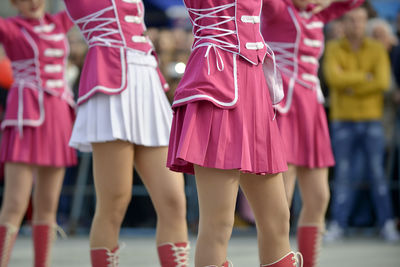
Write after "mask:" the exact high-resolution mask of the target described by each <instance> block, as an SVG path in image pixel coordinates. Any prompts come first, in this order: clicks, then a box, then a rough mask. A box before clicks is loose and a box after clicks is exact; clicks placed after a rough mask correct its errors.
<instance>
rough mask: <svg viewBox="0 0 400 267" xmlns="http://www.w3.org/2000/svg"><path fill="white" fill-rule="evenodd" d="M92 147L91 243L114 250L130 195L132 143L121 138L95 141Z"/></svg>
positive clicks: (94, 245)
mask: <svg viewBox="0 0 400 267" xmlns="http://www.w3.org/2000/svg"><path fill="white" fill-rule="evenodd" d="M92 147H93V172H94V184H95V189H96V198H97V202H96V212H95V215H94V218H93V223H92V228H91V230H90V247H91V248H99V247H102V248H107V249H109V250H113V249H114V248H116V247H117V245H118V237H119V231H120V227H121V223H122V220H123V218H124V216H125V212H126V209H127V207H128V204H129V202H130V200H131V196H132V180H133V158H134V147H133V145H132V144H131V143H128V142H123V141H113V142H106V143H94V144H92Z"/></svg>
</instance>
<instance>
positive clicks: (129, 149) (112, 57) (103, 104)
mask: <svg viewBox="0 0 400 267" xmlns="http://www.w3.org/2000/svg"><path fill="white" fill-rule="evenodd" d="M65 4H66V7H67V10H68V13H69V15H70V16H71V18H72V20H73V21H74V23H75V24H76V25H77V26H78V27H79V29H80V31H81V33H82V34H83V36H84V37H85V39H86V42H87V43H88V45H89V51H88V54H87V56H86V60H85V65H84V67H83V70H82V74H81V80H80V88H79V98H78V104H79V107H78V114H77V119H76V122H75V125H74V129H73V133H72V137H71V141H70V144H71V145H72V146H74V147H76V148H78V149H80V150H82V151H89V150H92V151H93V167H94V183H95V188H96V197H97V203H96V213H95V216H94V219H93V223H92V227H91V231H90V247H91V261H92V266H94V267H106V266H112V267H115V266H117V265H118V251H119V247H118V237H119V230H120V227H121V223H122V220H123V218H124V216H125V212H126V209H127V207H128V204H129V202H130V200H131V196H132V179H133V166H135V168H136V169H137V171H138V172H139V174H140V176H141V178H142V180H143V183H144V184H145V186H146V187H147V190H148V191H149V193H150V196H151V199H152V201H153V204H154V207H155V209H156V213H157V234H156V235H157V236H156V242H157V246H158V255H159V259H160V263H161V266H162V267H175V266H180V267H187V266H188V250H189V244H188V236H187V226H186V203H185V193H184V181H183V176H182V175H179V174H176V173H173V172H171V171H169V170H168V169H167V168H166V167H165V161H166V158H167V145H168V139H169V131H170V126H171V121H172V110H171V106H170V104H169V102H168V100H167V97H166V95H165V93H164V90H165V89H167V88H168V85H166V83H165V81H164V78H163V77H162V75H161V74H160V72H159V69H158V66H157V60H156V58H155V54H154V50H153V47H152V44H151V42H150V41H149V39H148V37H146V36H144V35H143V33H144V31H145V30H146V26H145V25H144V22H143V18H144V6H143V3H142V1H141V0H65Z"/></svg>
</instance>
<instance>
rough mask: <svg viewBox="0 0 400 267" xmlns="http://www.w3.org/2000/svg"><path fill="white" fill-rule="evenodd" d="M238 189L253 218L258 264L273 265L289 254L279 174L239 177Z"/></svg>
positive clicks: (287, 212)
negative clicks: (255, 229)
mask: <svg viewBox="0 0 400 267" xmlns="http://www.w3.org/2000/svg"><path fill="white" fill-rule="evenodd" d="M240 186H241V188H242V190H243V192H244V193H245V195H246V197H247V199H248V201H249V203H250V205H251V207H252V209H253V212H254V216H255V219H256V225H257V236H258V247H259V254H260V262H261V264H267V263H272V262H275V261H276V260H278V259H280V258H282V257H283V256H285V255H286V254H287V253H289V252H290V251H291V249H290V243H289V217H290V214H289V207H288V204H287V200H286V197H285V188H284V185H283V179H282V175H281V174H276V175H266V176H259V175H254V174H241V177H240Z"/></svg>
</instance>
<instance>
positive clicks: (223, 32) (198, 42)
mask: <svg viewBox="0 0 400 267" xmlns="http://www.w3.org/2000/svg"><path fill="white" fill-rule="evenodd" d="M234 7H235V3H232V4H226V5H222V6H216V7H211V8H204V9H196V8H188V12H189V14H193V15H194V16H196V18H195V19H192V18H191V21H192V24H193V26H194V27H198V29H197V30H196V31H195V32H193V35H194V38H195V41H194V43H193V48H192V50H194V49H197V48H199V47H207V51H206V53H205V55H204V57H206V58H207V64H208V74H210V61H209V54H210V50H211V48H212V49H213V50H214V53H215V56H216V57H217V60H216V61H217V62H216V64H217V69H218V70H219V71H223V70H224V62H223V60H222V57H221V55H220V53H219V52H218V50H217V48H220V49H224V50H228V51H230V50H231V49H239V45H238V44H232V43H230V42H227V41H224V40H221V39H220V38H221V37H225V36H229V35H232V34H236V30H230V29H225V28H223V27H221V25H223V24H226V23H229V22H231V21H235V17H232V16H221V15H217V14H218V13H220V12H222V11H224V10H227V9H229V8H234ZM205 18H212V19H215V21H217V22H215V23H213V24H210V25H205V26H203V25H200V24H199V21H200V20H202V19H205ZM203 30H212V31H215V32H216V34H210V35H206V36H201V35H200V32H201V31H203ZM204 40H206V41H208V42H203V43H202V41H204ZM210 41H213V42H215V43H213V42H210Z"/></svg>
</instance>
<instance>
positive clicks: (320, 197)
mask: <svg viewBox="0 0 400 267" xmlns="http://www.w3.org/2000/svg"><path fill="white" fill-rule="evenodd" d="M263 2H264V6H263V12H262V27H261V32H262V33H263V36H264V39H265V41H266V42H267V43H268V44H269V45H270V46H271V48H272V50H273V51H274V52H275V56H276V61H277V64H278V67H279V69H280V71H281V73H282V78H283V85H284V91H285V99H284V101H282V102H281V103H279V104H278V105H277V106H276V108H277V110H278V115H277V122H278V126H279V129H280V132H281V134H282V137H283V142H284V148H285V151H286V155H287V162H288V165H289V169H288V171H287V172H285V173H284V175H283V176H284V181H285V187H286V192H287V198H288V202H289V203H291V201H292V196H293V191H294V186H295V181H296V180H295V179H296V175H297V177H298V181H299V186H300V191H301V196H302V200H303V201H302V202H303V207H302V210H301V214H300V218H299V223H298V229H297V237H298V246H299V250H300V252H301V253H302V254H303V258H304V266H305V267H314V266H316V265H317V257H318V255H317V252H318V250H319V248H320V241H321V233H322V231H323V230H324V228H325V212H326V209H327V206H328V202H329V185H328V167H330V166H333V165H334V158H333V153H332V148H331V142H330V137H329V130H328V125H327V120H326V115H325V110H324V107H323V101H324V99H323V95H322V92H321V88H320V84H319V79H318V77H317V72H318V67H319V63H318V60H319V58H320V56H321V54H322V50H323V45H324V35H323V27H324V24H325V23H327V22H329V21H331V20H333V19H335V18H337V17H340V16H341V15H343V14H344V13H345V12H346V11H348V10H350V9H351V8H354V7H356V6H358V5H360V4H361V3H362V2H363V0H280V1H276V0H264V1H263ZM310 4H313V5H310Z"/></svg>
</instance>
